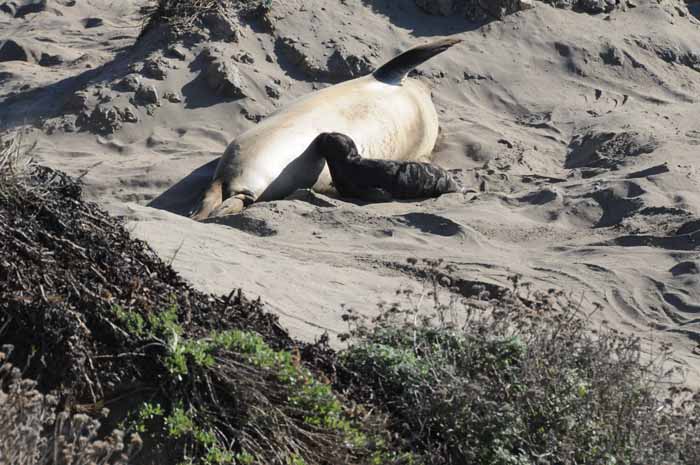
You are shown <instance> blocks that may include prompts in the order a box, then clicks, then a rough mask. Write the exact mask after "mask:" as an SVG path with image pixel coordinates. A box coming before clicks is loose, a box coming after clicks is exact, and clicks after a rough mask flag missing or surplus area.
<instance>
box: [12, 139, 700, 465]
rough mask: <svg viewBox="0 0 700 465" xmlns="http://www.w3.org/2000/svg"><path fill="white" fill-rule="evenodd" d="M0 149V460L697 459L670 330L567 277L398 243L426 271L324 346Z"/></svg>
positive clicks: (692, 411) (694, 401) (692, 417)
mask: <svg viewBox="0 0 700 465" xmlns="http://www.w3.org/2000/svg"><path fill="white" fill-rule="evenodd" d="M3 147H5V151H3V152H2V154H1V155H0V282H2V283H3V286H2V287H0V347H1V349H0V401H1V402H2V405H3V410H2V411H0V454H2V458H3V459H5V460H9V461H10V463H20V464H25V463H26V464H30V463H31V464H34V463H36V464H47V465H48V464H66V465H68V464H83V463H85V464H87V463H99V464H108V463H109V464H118V465H121V464H123V463H126V461H128V460H133V461H134V462H136V463H164V464H169V463H181V462H183V461H184V462H185V463H201V464H236V465H238V464H246V465H251V464H256V465H258V464H259V465H263V464H264V465H302V464H306V465H331V464H337V463H343V464H358V465H359V464H412V465H418V464H425V465H427V464H431V465H433V464H450V465H452V464H455V465H456V464H460V465H461V464H463V463H474V464H484V465H485V464H498V465H509V464H520V465H531V464H543V463H547V464H552V465H554V464H561V465H569V464H584V465H598V464H600V463H617V464H627V465H636V464H640V463H644V464H658V465H665V464H671V463H673V464H679V465H694V464H696V463H698V460H700V449H699V448H698V441H697V437H698V435H700V421H699V416H700V407H699V403H698V396H697V395H696V394H694V393H693V392H691V391H689V390H687V389H685V388H683V387H682V385H679V384H674V383H671V381H670V378H668V375H669V373H667V372H666V370H665V368H666V364H665V362H666V360H667V359H668V357H669V356H670V352H669V348H668V347H660V348H656V350H657V352H656V355H657V357H656V358H654V359H653V360H652V363H650V362H648V361H646V359H644V358H643V357H642V350H641V349H642V347H641V342H640V340H639V339H638V338H634V337H630V336H627V335H624V334H621V333H618V332H616V331H614V330H613V329H610V328H607V327H605V326H603V327H600V326H595V325H593V324H592V323H591V322H590V320H589V319H588V318H587V317H586V315H582V314H581V313H580V311H579V308H578V306H577V305H576V303H575V302H572V301H571V299H567V298H566V296H565V295H563V294H562V293H558V292H550V293H548V294H537V293H532V292H530V291H529V290H528V289H527V287H525V286H524V285H523V284H522V283H519V282H518V280H517V279H514V280H513V289H512V290H509V291H508V292H505V291H503V290H502V291H501V292H497V293H493V292H490V291H489V289H487V288H486V287H483V288H482V289H479V288H478V287H479V286H478V285H470V286H469V289H468V292H466V291H465V289H466V288H465V289H462V287H460V282H459V280H457V279H453V278H452V273H453V270H451V269H449V267H444V266H443V265H442V264H440V263H437V262H429V263H425V264H423V265H419V264H418V262H417V261H416V260H413V259H412V260H411V264H412V265H413V266H416V267H420V268H421V269H422V270H423V272H422V274H421V276H423V278H424V280H425V282H426V287H425V288H424V289H423V290H422V291H421V292H420V293H419V294H415V293H411V292H403V293H402V294H401V297H402V302H398V303H396V304H392V305H386V306H384V307H383V308H382V309H381V312H380V313H381V315H380V317H379V318H378V319H376V320H375V321H372V322H365V321H363V320H362V319H359V318H357V317H356V315H354V314H350V315H349V317H348V321H349V323H350V325H351V331H350V334H349V337H350V345H349V347H348V348H347V349H346V350H343V351H342V352H340V353H339V354H336V353H334V352H333V351H331V350H330V349H329V348H328V347H327V345H326V344H325V341H321V342H319V343H317V344H310V345H309V344H302V343H298V342H296V341H294V340H293V339H292V338H290V337H289V335H288V334H287V333H286V332H285V330H284V329H283V328H281V327H280V325H279V324H278V322H277V319H276V318H275V317H274V316H273V315H270V314H268V313H266V312H265V311H264V308H263V306H262V305H261V303H260V302H259V301H250V300H248V299H246V298H245V297H244V296H243V295H242V294H241V293H240V291H238V292H232V293H230V294H229V295H228V296H222V297H217V296H212V295H207V294H203V293H201V292H198V291H196V290H194V289H192V288H191V287H190V286H189V285H188V284H187V283H185V282H184V281H183V280H182V279H181V278H180V277H179V276H178V275H177V274H176V273H175V272H174V271H173V270H172V268H170V266H168V265H166V264H165V263H163V262H162V261H161V260H160V259H159V258H158V257H157V256H156V255H155V254H154V253H153V251H152V250H151V249H150V248H149V247H148V246H147V245H146V244H145V243H143V242H140V241H136V240H133V239H131V238H130V237H129V234H128V232H127V231H126V229H125V228H124V226H123V225H122V224H121V222H120V221H119V220H118V219H115V218H113V217H110V216H109V215H107V214H106V213H105V212H104V211H102V210H101V209H100V208H99V207H97V206H96V205H94V204H91V203H88V202H85V201H83V200H82V198H81V186H80V184H79V182H77V181H75V180H74V179H71V178H69V177H68V176H66V175H64V174H62V173H60V172H57V171H54V170H51V169H48V168H45V167H41V166H38V165H36V164H34V163H31V162H28V161H27V160H26V159H24V158H22V156H21V150H20V149H21V143H20V142H19V141H14V142H12V143H5V144H4V145H3ZM475 286H476V287H475ZM444 288H448V289H449V290H450V292H448V293H445V291H444ZM460 294H462V295H463V296H464V299H458V298H456V297H455V296H457V295H460ZM444 296H448V298H447V300H444V298H443V297H444ZM449 296H452V297H449ZM16 367H22V369H21V370H20V369H18V368H16ZM669 386H670V387H671V389H670V390H669V389H668V387H669ZM106 409H109V410H110V412H107V410H106ZM99 423H101V424H102V427H101V429H99V430H98V428H99ZM122 431H123V433H122ZM141 438H143V442H141ZM141 445H143V447H141ZM139 450H140V452H138V453H137V451H139Z"/></svg>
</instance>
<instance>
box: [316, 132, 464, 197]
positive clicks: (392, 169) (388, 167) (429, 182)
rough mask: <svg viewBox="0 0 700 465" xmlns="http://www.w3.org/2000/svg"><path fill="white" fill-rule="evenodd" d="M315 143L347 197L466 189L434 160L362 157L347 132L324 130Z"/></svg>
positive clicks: (434, 193)
mask: <svg viewBox="0 0 700 465" xmlns="http://www.w3.org/2000/svg"><path fill="white" fill-rule="evenodd" d="M314 144H315V146H316V147H315V149H316V152H317V153H319V154H320V155H321V156H322V157H323V158H325V160H326V162H327V163H328V168H329V169H330V173H331V177H332V178H333V185H334V186H335V188H336V190H337V191H338V193H339V194H340V195H341V196H343V197H355V198H359V199H364V200H370V201H376V200H381V201H388V200H391V199H393V198H396V199H415V198H427V197H438V196H440V195H442V194H446V193H449V192H461V191H462V188H461V187H460V186H459V185H458V184H457V182H456V181H455V180H454V178H453V177H452V175H450V173H449V172H447V171H446V170H444V169H442V168H440V167H438V166H435V165H431V164H430V163H419V162H415V161H396V160H370V159H366V158H362V157H361V156H360V154H359V152H358V150H357V147H356V146H355V143H354V142H353V140H352V139H351V138H350V137H348V136H346V135H345V134H339V133H323V134H321V135H319V136H318V137H317V138H316V140H315V141H314Z"/></svg>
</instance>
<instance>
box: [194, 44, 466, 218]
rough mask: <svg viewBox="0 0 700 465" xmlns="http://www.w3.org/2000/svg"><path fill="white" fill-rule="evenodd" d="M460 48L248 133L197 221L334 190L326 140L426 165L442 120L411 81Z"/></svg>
mask: <svg viewBox="0 0 700 465" xmlns="http://www.w3.org/2000/svg"><path fill="white" fill-rule="evenodd" d="M459 42H461V40H459V39H452V38H447V39H441V40H437V41H434V42H430V43H428V44H423V45H419V46H417V47H414V48H412V49H410V50H407V51H405V52H404V53H402V54H400V55H398V56H397V57H395V58H393V59H392V60H390V61H388V62H387V63H385V64H384V65H382V66H381V67H379V68H378V69H377V70H375V71H374V72H373V73H372V74H370V75H367V76H363V77H360V78H357V79H352V80H350V81H346V82H343V83H340V84H336V85H334V86H330V87H327V88H325V89H322V90H319V91H316V92H313V93H311V94H309V95H306V96H304V97H302V98H300V99H298V100H296V101H295V102H293V103H291V104H290V105H289V106H287V107H285V108H283V109H281V110H279V111H277V112H276V113H274V114H272V115H270V116H269V117H268V118H266V119H265V120H264V121H262V122H261V123H260V124H258V125H257V126H255V127H253V128H251V129H249V130H248V131H245V132H244V133H243V134H241V135H239V136H238V137H237V138H236V139H235V140H234V141H233V142H231V144H229V146H228V147H227V148H226V151H225V152H224V155H223V156H222V157H221V160H220V161H219V165H218V166H217V168H216V171H215V173H214V177H213V180H212V182H211V184H210V185H209V187H208V188H207V189H206V191H205V192H204V195H203V196H202V198H201V200H200V203H199V205H198V206H197V208H196V211H195V212H194V213H193V214H192V218H193V219H196V220H202V219H205V218H207V217H210V216H223V215H228V214H232V213H237V212H240V211H241V210H242V209H243V208H245V207H246V206H248V205H250V204H251V203H253V202H256V201H266V200H276V199H282V198H284V197H286V196H288V195H289V194H291V193H292V192H294V191H295V190H296V189H299V188H308V187H312V186H313V187H314V188H316V189H320V190H323V189H325V188H329V187H330V184H331V178H330V175H329V173H328V169H327V168H326V167H325V160H324V159H323V157H322V156H319V154H318V153H316V150H315V148H314V144H313V143H312V142H313V141H314V139H315V138H316V137H317V136H318V135H319V134H321V133H323V132H340V133H343V134H346V135H347V136H349V137H350V138H352V139H353V140H354V141H355V143H356V144H357V148H358V150H359V152H360V153H361V154H362V156H363V157H365V158H386V159H390V160H419V159H422V158H425V157H428V156H429V155H430V153H431V152H432V150H433V147H434V146H435V141H436V139H437V136H438V118H437V113H436V111H435V107H434V106H433V102H432V100H431V98H430V90H429V89H428V88H427V87H426V86H424V85H423V84H422V83H421V82H419V81H417V80H413V79H407V77H406V76H407V74H408V72H409V71H411V70H412V69H413V68H415V67H416V66H418V65H419V64H421V63H423V62H424V61H426V60H428V59H430V58H432V57H434V56H435V55H437V54H439V53H442V52H444V51H445V50H447V49H448V48H450V47H451V46H453V45H455V44H457V43H459Z"/></svg>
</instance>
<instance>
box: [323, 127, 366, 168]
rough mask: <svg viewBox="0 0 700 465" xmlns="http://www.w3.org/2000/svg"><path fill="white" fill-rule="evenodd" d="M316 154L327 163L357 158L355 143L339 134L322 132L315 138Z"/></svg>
mask: <svg viewBox="0 0 700 465" xmlns="http://www.w3.org/2000/svg"><path fill="white" fill-rule="evenodd" d="M314 142H315V144H316V152H317V153H318V154H320V155H321V156H322V157H323V158H325V159H326V160H328V161H340V160H346V159H349V158H356V157H358V156H359V155H358V153H357V147H356V146H355V142H353V140H352V139H351V138H349V137H348V136H346V135H345V134H341V133H339V132H324V133H322V134H320V135H319V136H318V137H316V140H315V141H314Z"/></svg>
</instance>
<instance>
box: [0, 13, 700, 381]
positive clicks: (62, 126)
mask: <svg viewBox="0 0 700 465" xmlns="http://www.w3.org/2000/svg"><path fill="white" fill-rule="evenodd" d="M143 3H145V2H138V1H134V2H108V1H106V0H92V1H90V2H77V3H75V4H74V5H72V6H70V5H71V2H67V1H63V2H58V1H56V2H51V1H50V2H48V4H49V6H50V7H49V8H47V9H45V10H44V11H41V12H38V13H30V14H27V15H25V16H24V17H20V18H16V17H13V16H11V15H9V14H6V13H0V31H1V32H0V34H1V36H0V43H2V41H4V40H6V39H12V40H13V41H14V42H16V44H17V46H18V47H19V50H20V52H22V51H24V52H26V53H24V55H22V53H20V52H18V53H19V55H17V56H19V58H20V59H19V60H17V59H13V60H10V61H2V62H0V124H1V126H2V129H3V131H12V130H17V129H20V128H28V134H27V135H25V140H26V141H27V143H33V142H36V147H35V149H34V152H33V153H34V155H35V156H36V157H37V158H38V159H39V160H40V161H41V162H44V163H47V164H49V165H51V166H52V167H55V168H59V169H63V170H65V171H67V172H69V173H70V174H73V175H79V176H83V180H84V181H85V183H86V191H87V192H88V194H89V195H90V196H91V197H92V198H93V199H95V200H97V201H99V202H101V203H103V204H104V205H107V206H108V207H109V208H110V209H112V210H113V211H115V212H118V213H120V214H122V215H124V216H125V217H126V219H127V220H128V221H129V222H130V227H131V228H132V229H133V233H134V234H135V235H136V236H137V237H140V238H142V239H145V240H147V241H148V242H149V243H150V244H151V245H152V246H153V247H154V248H155V249H156V250H157V251H158V253H159V254H161V255H162V256H163V257H165V258H166V259H172V261H173V265H174V267H175V268H176V269H177V270H178V271H179V272H180V273H182V275H183V276H185V277H186V278H188V279H190V280H191V281H192V282H193V283H194V284H195V285H196V286H197V287H199V288H201V289H205V290H208V291H211V292H216V293H226V292H228V291H230V290H231V289H232V288H234V287H241V288H243V290H244V291H245V292H246V293H247V294H248V295H249V296H251V295H252V296H255V295H259V296H261V298H262V299H263V300H264V301H265V302H267V303H268V304H269V305H270V307H271V308H272V309H274V310H275V311H276V312H278V313H279V314H280V315H282V317H283V318H282V319H283V321H284V322H285V324H287V325H288V327H289V328H290V329H292V330H293V332H294V333H295V334H296V335H297V336H300V337H304V338H313V337H315V336H317V335H319V334H320V333H322V332H323V331H328V332H330V333H331V334H337V333H338V332H339V331H342V330H344V329H345V326H344V323H343V322H342V321H341V319H340V315H341V305H346V306H351V307H353V308H354V309H356V310H358V311H362V312H365V313H367V314H371V313H372V312H374V311H375V309H376V305H377V304H378V303H379V302H382V301H391V300H393V299H394V298H395V291H396V290H397V288H399V287H406V286H413V287H415V288H418V287H419V286H420V276H421V266H422V265H421V263H422V260H423V259H432V260H434V259H442V260H444V262H446V263H449V264H451V265H453V267H454V270H455V271H453V272H452V275H451V278H452V281H453V282H461V283H467V284H468V285H467V284H465V286H462V287H460V291H459V292H470V291H469V289H471V288H470V287H469V286H471V285H473V284H478V283H483V284H484V285H485V286H496V287H498V286H502V287H504V286H510V281H509V279H508V278H509V277H511V276H513V275H515V274H519V275H522V277H523V278H522V279H523V280H524V281H526V282H529V283H532V289H540V290H545V291H546V290H548V289H561V290H565V291H566V292H568V293H571V295H572V298H574V299H576V300H580V301H581V302H582V305H583V306H584V307H585V308H587V309H591V310H592V309H593V308H594V305H595V303H600V304H602V306H603V307H602V308H603V310H602V311H601V312H599V313H598V314H596V318H599V319H600V320H607V321H609V322H610V324H612V325H615V326H616V327H618V328H620V329H623V330H627V331H632V332H634V333H636V334H639V335H640V336H642V337H643V338H644V339H646V340H649V341H651V340H654V341H670V342H673V344H674V347H675V350H676V354H677V359H678V362H679V363H681V364H683V365H685V366H687V367H688V368H689V370H690V374H689V380H690V382H691V383H693V384H694V385H699V384H700V355H698V353H697V349H696V347H697V344H698V342H700V272H699V271H698V270H699V269H700V245H699V244H700V184H699V181H698V180H699V179H700V177H699V169H700V162H699V161H698V157H697V153H698V149H699V148H700V127H699V126H698V121H700V106H699V105H698V100H699V99H700V97H699V96H700V92H699V91H700V21H699V20H697V19H696V18H694V17H693V16H691V15H688V14H686V13H685V12H686V11H687V10H685V9H684V8H685V7H683V6H682V4H681V3H680V2H674V1H671V0H664V1H662V2H657V1H651V0H639V1H636V2H635V3H636V4H637V7H636V8H630V9H627V10H615V11H613V12H611V13H609V14H598V15H588V14H582V13H577V12H573V11H569V10H562V9H556V8H553V7H550V6H548V5H545V4H542V3H539V2H537V7H536V8H534V9H530V10H527V11H522V12H519V13H516V14H513V15H510V16H507V17H506V18H504V19H503V20H502V21H492V22H487V23H483V22H482V23H476V22H469V21H467V20H465V19H464V18H463V17H462V16H460V15H458V14H455V15H451V16H447V17H442V16H431V15H428V14H426V13H425V12H423V11H422V10H420V9H419V8H418V7H417V6H416V5H415V4H414V2H413V1H412V0H404V1H400V2H390V1H381V0H376V1H360V0H347V1H345V2H328V1H327V0H313V1H304V2H277V1H275V2H273V3H272V7H271V9H270V11H268V12H267V13H266V15H265V17H264V18H263V20H261V19H260V18H258V19H254V20H250V21H248V22H246V21H243V22H241V24H240V25H239V29H238V32H237V35H238V36H239V37H238V39H237V42H235V41H228V42H227V41H224V40H221V39H220V38H219V40H216V41H213V42H212V41H206V40H201V41H189V42H186V43H182V44H179V45H177V47H172V44H164V43H163V42H162V40H161V38H160V37H159V36H158V34H157V32H158V31H155V32H152V33H151V34H150V35H146V36H145V38H144V39H142V40H141V41H139V42H138V43H137V45H135V46H133V47H132V46H131V44H133V43H134V42H135V40H136V37H137V36H138V34H139V32H140V19H139V15H138V7H139V6H141V5H142V4H143ZM696 9H697V7H696ZM94 18H98V19H99V20H101V21H98V20H97V19H94ZM271 24H272V25H274V28H272V29H271V28H270V27H269V25H271ZM447 35H457V36H459V37H461V38H462V39H464V42H463V43H462V44H460V45H458V46H456V47H455V48H454V49H452V50H450V51H449V52H448V53H445V54H443V55H441V56H439V57H437V58H435V59H433V60H431V61H430V62H428V63H427V64H426V65H424V66H422V67H421V68H420V70H419V71H418V72H417V73H416V76H415V78H417V79H421V80H423V81H425V82H426V83H428V84H429V85H430V86H431V87H432V88H433V97H434V101H435V103H436V106H437V108H438V112H439V116H440V120H441V125H442V130H443V132H442V136H441V139H440V143H439V144H438V146H437V148H436V151H435V154H434V161H435V162H436V163H438V164H439V165H441V166H443V167H445V168H449V169H454V170H455V172H456V173H457V176H458V177H459V178H460V180H461V181H462V182H463V183H464V184H465V185H467V186H469V187H471V188H473V190H474V191H475V192H474V193H469V194H466V195H461V194H450V195H445V196H443V197H441V198H438V199H431V200H425V201H416V202H391V203H379V204H369V205H368V204H360V203H353V202H351V201H348V200H347V199H337V198H333V197H328V196H325V195H322V194H317V193H313V192H310V191H299V192H297V193H295V194H294V195H293V196H292V197H291V198H289V199H286V200H281V201H275V202H269V203H260V204H255V205H253V206H252V207H251V208H249V209H248V210H246V211H244V212H243V213H241V214H239V215H235V216H231V217H226V218H222V219H218V220H216V221H208V222H205V223H196V222H193V221H191V220H189V219H188V218H186V217H184V216H180V215H183V214H186V213H187V212H188V211H189V209H191V207H192V205H193V202H194V201H195V199H196V197H197V195H198V193H199V192H200V190H201V188H202V187H203V186H204V185H205V184H206V182H207V179H208V178H209V177H210V176H211V173H212V172H213V169H214V167H215V163H216V159H217V157H218V156H219V155H220V154H221V152H222V151H223V149H224V148H225V146H226V145H227V144H228V142H229V141H230V140H231V139H232V138H233V137H235V135H236V134H238V133H240V132H241V131H243V130H245V129H246V128H249V127H251V126H253V125H254V124H255V122H256V120H259V119H260V118H262V117H264V116H265V115H267V114H269V113H271V112H272V111H274V110H275V109H276V108H279V107H280V106H282V105H284V104H285V103H287V102H289V101H291V100H293V99H294V98H296V97H298V96H301V95H304V94H305V93H307V92H309V91H311V90H313V89H316V88H321V87H323V86H326V85H329V84H331V83H334V82H339V81H342V80H345V79H348V78H351V77H354V76H357V75H361V74H364V73H366V72H368V71H369V70H371V69H372V68H373V67H374V66H377V65H379V64H381V63H382V62H383V61H384V60H386V59H388V58H390V57H392V56H393V55H395V54H396V53H397V52H399V51H401V50H403V49H406V48H408V47H410V46H412V45H414V44H416V43H417V42H421V41H426V40H428V39H429V38H434V37H443V36H447ZM13 47H14V45H13ZM207 47H209V48H208V49H207ZM212 47H213V48H212ZM205 49H207V50H209V51H208V52H205ZM12 50H15V51H16V50H17V48H16V47H15V48H14V49H12ZM12 50H10V51H12ZM8 53H9V52H8ZM42 53H43V54H44V55H46V57H44V58H42ZM203 53H208V54H209V55H203ZM212 54H213V55H212ZM25 55H26V58H22V57H23V56H25ZM17 56H15V57H14V58H17ZM207 56H214V57H219V58H218V59H219V60H220V62H221V63H229V64H230V65H231V66H233V67H234V68H235V72H236V73H237V76H238V84H239V87H238V88H235V89H234V88H223V87H212V85H211V83H210V81H209V78H208V76H209V75H208V74H207V73H209V72H213V71H210V67H211V66H210V65H209V64H208V63H209V61H207V59H206V57H207ZM42 59H43V61H42ZM240 94H242V95H244V96H243V97H241V96H240ZM149 205H150V206H149ZM412 258H416V259H418V262H417V263H415V264H412V263H409V262H408V259H412ZM470 283H471V284H470ZM445 292H452V291H450V290H449V289H445ZM694 350H695V351H696V352H694Z"/></svg>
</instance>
